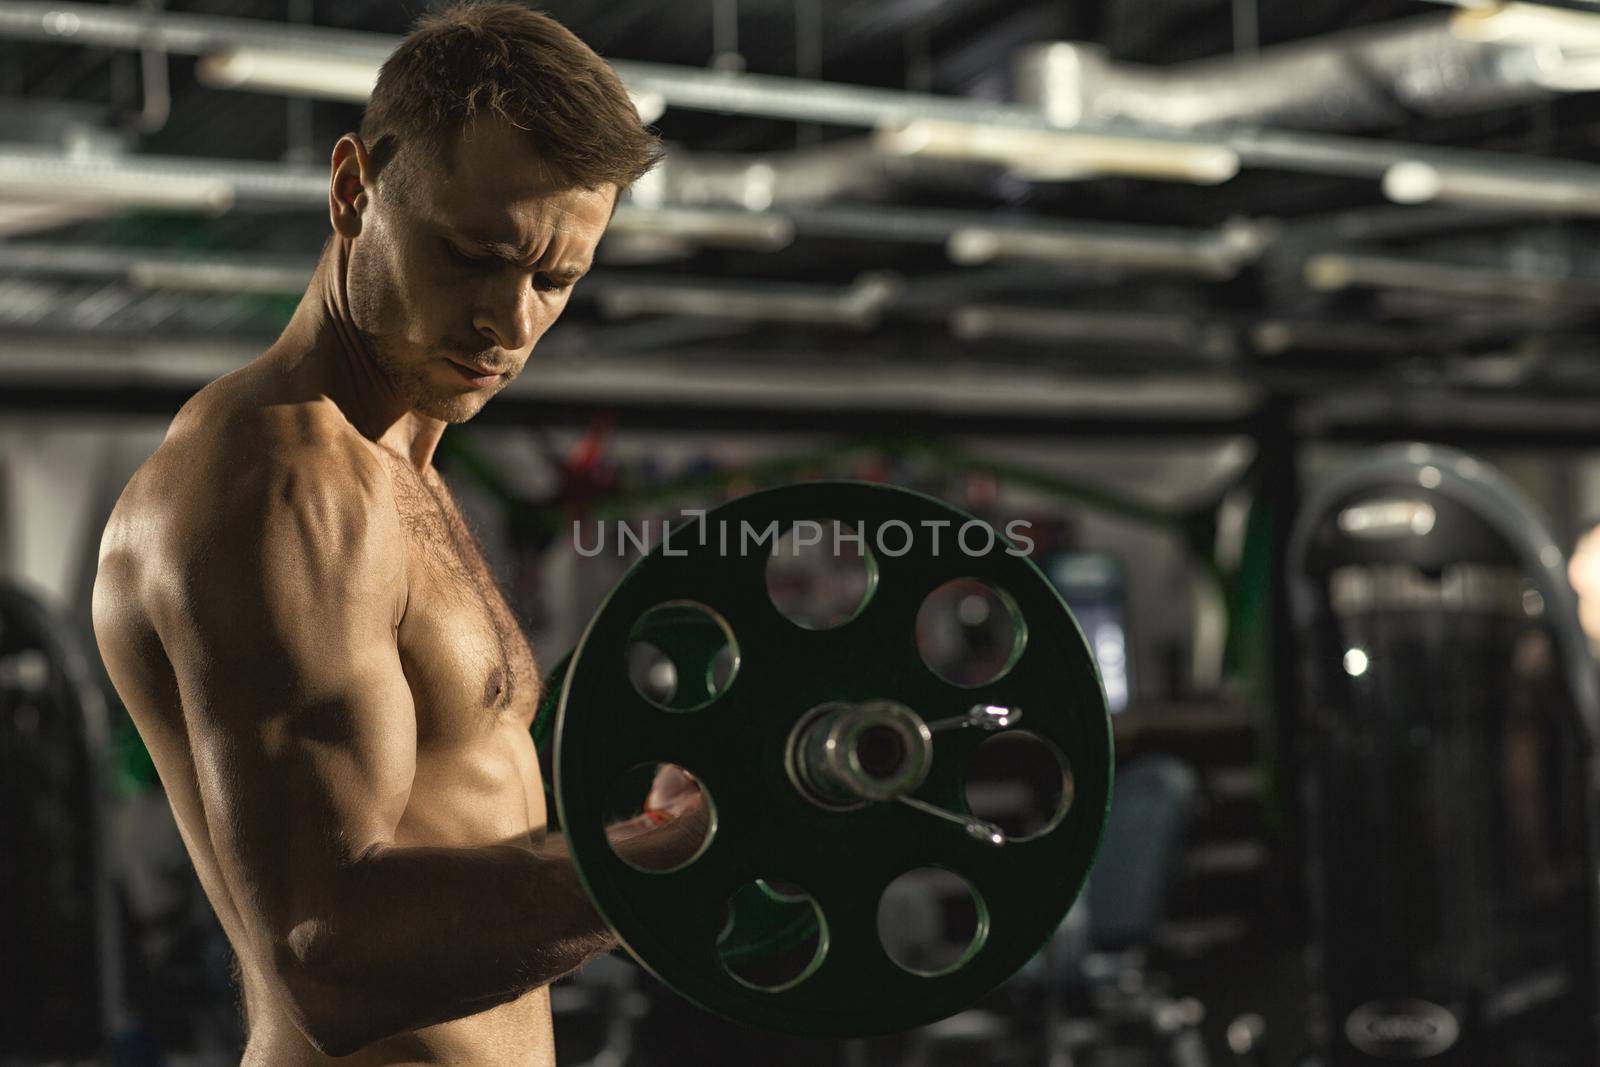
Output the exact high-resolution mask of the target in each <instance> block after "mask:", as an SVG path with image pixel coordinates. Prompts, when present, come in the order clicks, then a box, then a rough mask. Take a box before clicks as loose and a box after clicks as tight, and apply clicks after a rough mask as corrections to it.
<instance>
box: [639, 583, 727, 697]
mask: <svg viewBox="0 0 1600 1067" xmlns="http://www.w3.org/2000/svg"><path fill="white" fill-rule="evenodd" d="M624 655H625V667H626V669H627V672H628V680H629V681H630V682H632V683H633V688H634V691H635V692H637V693H638V694H639V695H640V696H641V697H643V698H644V699H645V700H647V701H649V702H650V703H651V704H653V705H655V706H656V707H658V708H660V709H661V710H663V711H699V710H700V709H701V708H703V707H705V706H706V705H708V704H710V703H711V702H712V701H713V700H716V699H717V697H719V696H721V695H722V694H723V693H724V692H726V691H727V688H728V686H729V685H731V684H733V679H734V677H735V676H736V675H737V674H738V673H739V646H738V643H737V642H736V641H735V640H734V637H733V630H732V629H731V628H729V626H728V624H727V622H726V621H725V620H724V619H723V618H722V616H720V615H718V614H717V613H716V612H714V611H712V610H711V609H710V608H708V607H706V606H705V605H704V604H696V603H695V602H694V601H692V600H673V601H668V602H667V603H665V604H658V605H656V606H655V607H653V608H651V609H650V610H649V611H647V612H645V613H644V614H643V615H641V616H640V617H639V621H638V622H636V623H634V624H633V629H632V630H631V631H629V634H628V645H627V650H626V652H625V654H624Z"/></svg>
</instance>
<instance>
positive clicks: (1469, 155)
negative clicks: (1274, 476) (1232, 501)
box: [0, 0, 1600, 214]
mask: <svg viewBox="0 0 1600 1067" xmlns="http://www.w3.org/2000/svg"><path fill="white" fill-rule="evenodd" d="M0 35H3V36H10V37H16V38H23V39H29V40H45V41H56V42H77V43H82V44H95V45H103V46H109V47H123V48H138V47H160V48H164V49H166V50H168V51H173V52H181V53H187V54H193V55H211V54H214V53H218V52H223V51H226V50H228V49H230V48H233V49H237V48H252V49H262V50H266V51H273V52H277V53H280V54H282V53H293V54H296V55H305V54H308V53H309V54H311V55H313V56H315V55H322V56H329V57H330V60H331V61H338V62H346V63H348V62H349V61H352V60H356V61H360V60H370V61H371V62H372V63H374V64H376V63H379V62H381V61H382V59H383V58H384V57H385V56H387V55H388V53H389V52H390V51H392V49H393V48H394V46H395V45H396V44H398V42H399V40H400V38H398V37H394V36H391V35H385V34H374V33H362V32H357V31H349V30H324V29H306V28H302V27H294V26H287V25H282V24H276V23H270V22H265V21H261V20H252V19H235V18H224V17H220V16H198V15H170V14H157V13H152V12H147V11H142V10H139V9H132V8H110V7H106V6H102V5H95V4H85V3H66V2H63V3H39V2H35V0H13V2H10V3H7V4H5V5H3V6H0ZM334 57H337V58H336V60H335V59H334ZM614 66H615V68H616V70H617V73H618V74H619V75H620V76H621V77H622V79H623V81H624V82H625V83H626V84H627V86H628V89H629V91H630V92H632V93H633V94H634V95H635V97H636V98H639V97H658V98H659V99H661V100H662V101H664V102H665V103H666V104H667V105H668V106H672V107H684V108H691V109H695V110H702V111H711V112H718V113H723V114H744V115H756V116H761V117H765V118H776V119H788V120H793V121H797V122H808V123H817V122H821V123H832V124H836V125H843V126H855V127H866V128H870V129H887V130H895V129H900V128H903V127H906V126H908V125H912V124H914V123H916V122H917V121H919V120H923V121H927V120H934V121H940V122H947V123H953V124H965V125H967V126H969V127H971V128H972V129H973V130H974V131H979V130H985V129H989V130H995V129H998V130H1012V131H1028V132H1032V133H1035V134H1039V135H1045V136H1048V135H1050V134H1058V135H1061V136H1062V137H1063V138H1064V142H1063V146H1062V148H1063V152H1068V151H1070V150H1071V147H1072V145H1075V144H1076V143H1077V140H1078V139H1081V137H1082V136H1084V135H1086V134H1102V135H1105V136H1107V137H1112V138H1123V139H1136V140H1139V141H1142V142H1145V143H1148V144H1150V145H1159V144H1165V145H1168V146H1170V147H1172V148H1173V149H1174V150H1180V149H1185V148H1187V149H1192V150H1195V151H1205V150H1214V149H1217V148H1219V147H1221V148H1225V149H1227V150H1228V151H1231V152H1233V153H1235V154H1236V155H1237V156H1238V159H1239V161H1240V163H1241V164H1243V165H1246V166H1253V167H1264V168H1272V169H1280V170H1292V171H1305V172H1310V173H1319V174H1341V175H1348V176H1352V177H1367V178H1380V179H1381V178H1385V177H1386V176H1388V175H1389V174H1390V172H1391V170H1392V169H1393V168H1395V167H1397V166H1405V165H1417V164H1420V165H1422V166H1425V167H1429V168H1432V169H1433V170H1434V171H1435V172H1436V173H1437V174H1439V175H1441V176H1443V177H1444V178H1445V179H1448V178H1450V177H1451V176H1459V175H1481V176H1489V177H1493V178H1495V179H1496V180H1498V181H1502V182H1507V183H1515V184H1516V186H1517V187H1518V189H1519V190H1521V191H1522V192H1524V193H1527V192H1529V191H1536V190H1537V189H1538V188H1539V187H1540V186H1549V187H1551V188H1555V189H1558V190H1565V191H1566V193H1567V195H1563V196H1561V197H1557V198H1554V200H1555V207H1554V210H1556V211H1558V212H1560V213H1564V214H1600V167H1596V166H1593V165H1590V164H1584V163H1575V162H1569V161H1560V160H1550V159H1545V158H1540V157H1534V156H1519V155H1514V154H1509V153H1497V152H1484V151H1473V150H1466V149H1448V148H1438V147H1434V146H1428V145H1410V144H1400V143H1393V142H1383V141H1375V140H1370V139H1363V138H1356V137H1338V136H1329V135H1321V136H1314V135H1309V134H1301V133H1286V132H1281V131H1269V130H1264V129H1252V128H1248V127H1245V128H1231V129H1230V128H1224V129H1219V130H1217V131H1214V132H1211V133H1208V135H1207V136H1205V137H1199V136H1195V135H1192V134H1184V133H1181V132H1175V131H1168V130H1157V129H1151V128H1146V127H1118V126H1110V125H1107V126H1104V127H1100V126H1096V127H1079V128H1075V129H1072V130H1067V129H1064V128H1062V127H1060V126H1056V125H1053V124H1051V123H1050V122H1049V121H1048V119H1047V118H1046V117H1045V116H1044V115H1043V114H1042V113H1041V112H1040V111H1038V110H1036V109H1034V108H1031V107H1024V106H1018V105H1014V104H1002V103H992V102H987V101H981V100H974V99H969V98H964V97H952V96H939V95H935V94H930V93H909V92H902V91H897V90H891V89H879V88H872V87H867V86H855V85H840V84H834V83H829V82H818V81H804V80H800V79H795V78H783V77H775V76H771V75H757V74H733V73H727V72H721V71H711V70H702V69H697V68H689V67H678V66H670V65H666V64H658V63H638V62H617V63H615V64H614ZM1068 142H1070V143H1068ZM1451 184H1452V183H1451V182H1450V181H1448V180H1445V181H1441V182H1440V183H1439V184H1438V188H1437V189H1436V190H1435V191H1434V197H1435V198H1438V199H1443V198H1447V197H1449V196H1450V195H1451V192H1450V187H1451ZM1468 184H1471V183H1468ZM1476 188H1481V183H1479V185H1478V186H1477V187H1476ZM1576 189H1581V190H1585V191H1587V192H1588V194H1589V195H1587V196H1576V195H1572V191H1573V190H1576ZM1412 191H1413V192H1414V191H1415V187H1414V186H1413V189H1412ZM1522 204H1523V206H1525V207H1526V208H1527V209H1528V210H1530V211H1537V210H1540V207H1541V202H1540V199H1539V198H1538V196H1536V195H1527V196H1524V197H1523V199H1522Z"/></svg>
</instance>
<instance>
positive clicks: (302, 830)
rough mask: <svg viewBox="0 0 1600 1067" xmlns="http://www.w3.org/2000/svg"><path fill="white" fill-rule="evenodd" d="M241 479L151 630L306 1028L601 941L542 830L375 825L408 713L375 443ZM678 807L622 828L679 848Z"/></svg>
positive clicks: (360, 1019)
mask: <svg viewBox="0 0 1600 1067" xmlns="http://www.w3.org/2000/svg"><path fill="white" fill-rule="evenodd" d="M242 482H244V483H245V484H239V483H236V485H235V487H234V488H235V490H236V491H237V495H236V496H235V493H234V492H230V494H229V495H230V496H233V497H234V498H235V499H236V500H238V501H243V502H244V503H243V504H240V505H238V506H233V507H230V506H229V504H228V503H227V502H222V504H221V507H220V509H219V510H220V512H221V514H220V516H219V517H218V518H217V519H215V520H214V526H213V528H212V529H211V530H210V531H209V533H210V536H209V537H208V538H207V541H208V542H209V545H210V547H209V548H208V549H207V550H206V551H205V552H204V554H203V555H202V556H201V557H200V558H199V559H198V560H197V561H195V563H194V565H193V566H191V567H189V568H188V569H187V570H186V573H185V574H184V575H183V586H184V591H185V596H184V597H183V599H182V602H183V607H184V615H183V618H182V619H180V620H176V621H171V622H170V624H169V625H167V626H165V627H164V628H163V629H164V632H163V634H162V636H163V639H164V641H165V643H166V646H167V650H168V654H169V655H170V656H171V658H172V661H173V664H174V667H175V669H176V671H177V676H178V681H179V688H180V693H181V696H182V701H183V707H184V714H185V718H186V720H187V723H188V729H189V736H190V744H191V747H192V750H193V753H194V759H195V765H196V770H197V772H198V780H199V783H200V790H201V796H202V801H203V804H204V808H205V814H206V821H207V825H208V826H209V830H210V836H211V844H212V846H213V849H214V851H215V853H216V856H217V860H218V863H219V865H220V867H221V870H222V874H223V878H224V880H225V882H226V884H227V887H228V890H229V892H230V894H231V896H232V899H233V902H234V904H235V906H236V908H237V909H238V912H239V915H240V917H241V919H242V921H243V923H244V925H245V928H246V932H247V936H248V938H249V941H250V944H249V946H248V951H249V952H250V954H251V955H252V956H253V957H254V958H255V959H256V960H257V961H259V962H260V963H261V964H262V965H263V969H264V970H266V971H268V972H269V973H270V974H272V975H273V976H274V977H275V978H276V980H277V984H278V989H277V992H278V994H279V996H280V997H281V998H282V999H283V1001H284V1003H285V1005H286V1006H287V1007H288V1008H289V1009H290V1013H291V1016H292V1017H293V1018H294V1019H295V1020H296V1021H297V1023H298V1025H299V1026H300V1027H301V1029H302V1030H303V1031H304V1032H305V1033H306V1035H307V1036H308V1038H310V1040H312V1041H313V1042H314V1043H315V1044H316V1045H317V1046H318V1047H319V1048H321V1049H322V1050H324V1051H326V1052H329V1053H332V1054H335V1055H338V1054H343V1053H347V1052H351V1051H354V1050H355V1049H357V1048H359V1047H361V1046H362V1045H365V1044H368V1043H370V1042H371V1041H374V1040H377V1039H379V1038H382V1037H385V1036H388V1035H390V1034H393V1033H397V1032H402V1031H406V1030H411V1029H415V1028H418V1027H422V1026H427V1025H430V1024H433V1023H437V1022H441V1021H444V1020H447V1019H453V1018H458V1017H461V1016H464V1015H470V1014H474V1013H476V1012H479V1011H483V1010H485V1009H487V1008H490V1007H492V1006H494V1005H497V1004H500V1003H504V1002H506V1001H509V1000H512V999H515V998H516V997H518V996H521V995H522V994H524V993H526V992H527V991H528V990H530V989H532V988H535V987H536V986H539V985H541V984H544V983H546V982H549V981H551V980H553V979H555V978H557V977H559V976H560V975H562V974H563V973H565V972H567V971H569V970H571V969H573V968H574V967H577V966H579V965H580V964H582V963H583V962H584V961H585V960H586V959H588V958H589V957H590V956H592V955H594V954H596V953H598V952H601V951H604V950H606V949H608V948H611V947H613V945H614V943H615V942H614V939H613V937H612V935H611V934H610V933H609V931H607V929H606V927H605V925H604V923H603V922H602V921H601V919H600V917H599V916H598V915H597V914H596V912H595V910H594V908H593V906H592V905H591V903H590V902H589V900H588V898H587V895H586V894H585V893H584V891H583V888H582V886H581V885H580V884H579V881H578V878H577V876H576V872H575V871H574V869H573V867H572V864H571V862H570V859H569V858H568V856H567V855H566V853H565V848H564V843H562V842H548V843H546V844H544V845H542V846H540V847H539V848H537V849H533V850H529V849H527V848H523V847H518V846H514V845H502V846H486V847H476V848H456V847H400V846H397V845H396V844H395V843H394V833H395V828H396V825H397V824H398V822H399V820H400V817H401V815H402V814H403V813H404V811H405V809H406V804H407V799H408V797H409V795H410V790H411V784H412V777H413V774H414V771H415V761H416V719H415V712H414V709H413V707H412V701H411V692H410V689H409V687H408V685H407V682H406V678H405V675H404V673H403V672H402V670H401V665H400V660H399V654H398V650H397V646H396V629H397V627H398V625H399V623H400V619H401V617H402V615H403V613H404V610H405V587H404V577H403V576H404V562H403V561H404V542H403V540H402V535H401V529H400V526H399V520H398V517H397V515H396V513H395V509H394V506H393V502H392V500H391V499H390V498H389V492H390V490H389V486H388V481H387V475H386V472H384V471H383V470H382V469H381V466H379V464H378V462H377V461H376V459H375V458H374V457H371V456H366V455H363V456H359V457H352V458H351V459H350V462H348V463H345V464H332V463H330V462H329V461H328V459H327V458H326V457H325V456H319V457H317V458H316V460H315V461H314V462H313V461H310V460H301V461H299V462H287V463H286V462H283V461H269V462H267V463H266V464H265V465H264V466H263V468H262V469H261V470H259V471H258V472H256V474H255V475H254V476H251V477H247V478H245V479H242ZM252 502H253V503H252ZM201 523H202V525H212V524H208V523H206V522H205V520H203V519H202V520H201ZM702 814H703V811H702ZM695 822H696V818H695V817H693V816H691V817H689V818H685V819H681V820H679V821H677V822H676V823H671V824H668V825H667V826H664V827H662V828H661V829H660V830H659V831H653V832H649V833H646V834H641V835H639V836H638V837H637V838H634V839H633V840H631V841H630V842H629V843H628V845H627V846H626V847H627V848H629V849H630V850H635V849H637V850H640V851H642V852H647V853H648V852H657V851H665V852H666V853H667V854H669V855H677V854H685V855H686V854H687V852H688V851H691V850H692V843H693V842H694V841H697V840H698V833H697V832H696V831H697V828H696V827H695V826H694V825H693V824H694V823H695ZM698 829H701V830H703V822H702V823H701V825H700V827H699V828H698ZM240 950H241V951H245V950H246V947H245V946H240Z"/></svg>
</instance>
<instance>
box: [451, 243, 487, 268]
mask: <svg viewBox="0 0 1600 1067" xmlns="http://www.w3.org/2000/svg"><path fill="white" fill-rule="evenodd" d="M445 248H447V249H448V250H449V252H450V258H451V259H453V260H455V261H456V262H457V263H460V264H462V265H463V266H467V267H481V266H482V265H483V264H485V263H487V262H488V260H487V259H485V258H484V257H482V256H469V255H467V254H466V253H465V252H463V251H461V249H459V248H457V247H456V246H455V245H452V244H446V245H445Z"/></svg>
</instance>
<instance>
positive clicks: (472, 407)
mask: <svg viewBox="0 0 1600 1067" xmlns="http://www.w3.org/2000/svg"><path fill="white" fill-rule="evenodd" d="M488 402H489V398H488V397H487V396H485V395H482V394H479V393H465V394H461V395H457V396H443V397H441V396H431V397H423V398H419V399H418V401H417V402H416V403H413V404H412V405H411V406H412V410H414V411H415V412H416V413H417V414H419V415H426V416H427V417H428V418H430V419H438V420H439V421H440V422H448V423H454V424H459V423H463V422H467V421H468V420H470V419H471V418H472V417H473V416H474V415H476V414H477V413H478V412H480V411H482V410H483V405H485V404H487V403H488Z"/></svg>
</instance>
